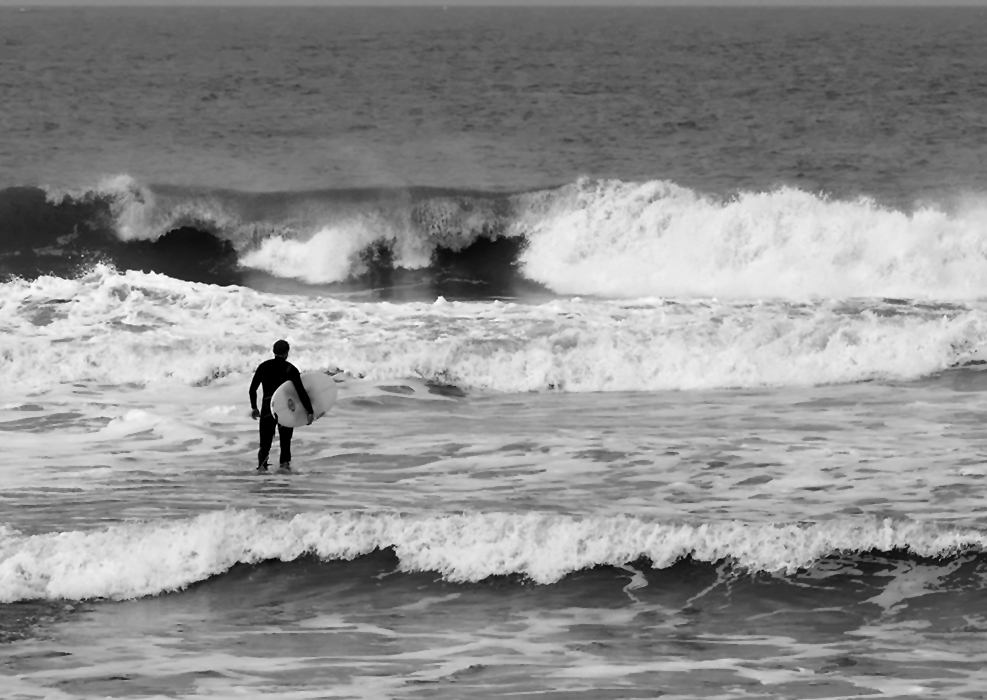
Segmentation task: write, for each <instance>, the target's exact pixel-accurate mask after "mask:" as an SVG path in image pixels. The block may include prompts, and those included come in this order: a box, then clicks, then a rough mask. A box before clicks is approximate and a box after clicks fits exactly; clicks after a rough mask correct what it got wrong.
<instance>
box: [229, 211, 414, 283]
mask: <svg viewBox="0 0 987 700" xmlns="http://www.w3.org/2000/svg"><path fill="white" fill-rule="evenodd" d="M392 235H393V233H392V232H391V231H388V230H386V229H385V230H380V229H376V228H373V227H372V226H369V225H367V222H365V221H355V220H354V221H349V222H347V223H342V224H337V225H334V226H327V227H324V228H322V229H320V230H319V231H318V232H316V233H315V235H313V236H312V237H311V238H307V239H300V238H295V239H285V238H283V237H280V236H275V237H273V238H268V239H266V240H265V241H264V242H263V243H261V245H260V247H259V248H257V249H256V250H253V251H250V252H248V253H245V254H244V255H243V256H242V258H241V261H240V262H241V264H243V265H244V266H245V267H251V268H254V269H257V270H263V271H265V272H270V273H271V274H273V275H276V276H278V277H285V278H291V279H299V280H302V281H305V282H308V283H310V284H325V283H330V282H340V281H343V280H345V279H347V278H349V277H351V276H353V275H360V274H362V273H364V272H366V263H365V262H364V261H363V260H362V259H361V258H360V254H361V253H362V252H363V250H364V249H366V248H367V246H370V245H371V244H373V243H375V242H378V241H380V240H383V239H387V240H391V241H392V242H393V239H392ZM402 240H404V241H405V242H408V240H409V239H407V238H405V239H402ZM429 253H430V251H425V250H416V249H415V248H414V247H413V246H407V245H406V246H398V256H397V259H396V260H395V264H397V265H399V266H400V267H403V268H406V269H417V268H420V267H425V266H426V265H428V263H429V258H430V255H429Z"/></svg>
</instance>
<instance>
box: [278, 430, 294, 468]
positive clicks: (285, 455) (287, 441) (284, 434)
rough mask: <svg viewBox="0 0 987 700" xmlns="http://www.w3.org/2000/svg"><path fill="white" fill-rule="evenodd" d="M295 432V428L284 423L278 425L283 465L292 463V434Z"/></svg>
mask: <svg viewBox="0 0 987 700" xmlns="http://www.w3.org/2000/svg"><path fill="white" fill-rule="evenodd" d="M294 432H295V429H294V428H286V427H284V426H283V425H279V426H278V441H279V442H280V443H281V459H280V463H281V466H284V465H285V464H291V435H292V433H294Z"/></svg>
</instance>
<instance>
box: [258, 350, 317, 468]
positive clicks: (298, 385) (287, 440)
mask: <svg viewBox="0 0 987 700" xmlns="http://www.w3.org/2000/svg"><path fill="white" fill-rule="evenodd" d="M290 349H291V348H290V347H289V345H288V341H287V340H279V341H278V342H276V343H275V344H274V357H273V358H272V359H270V360H265V361H264V362H262V363H261V364H260V366H259V367H258V368H257V371H256V372H254V378H253V380H252V381H251V382H250V408H251V414H250V415H251V417H252V418H253V419H254V420H257V419H258V418H260V450H259V451H258V452H257V471H259V472H266V471H267V467H268V466H269V465H268V463H267V456H268V455H269V454H270V452H271V443H272V442H273V441H274V427H275V426H277V428H278V441H279V442H280V444H281V462H280V467H279V469H278V471H283V472H290V471H291V434H292V433H293V432H294V428H285V427H284V426H282V425H278V422H277V421H276V420H275V419H274V416H273V415H271V396H273V395H274V391H275V390H276V389H277V388H278V387H279V386H281V385H282V384H284V383H285V382H286V381H288V380H289V379H290V380H291V381H292V383H293V384H294V385H295V389H297V390H298V398H299V399H300V400H301V402H302V406H303V407H304V408H305V411H306V412H307V413H308V424H309V425H312V421H313V420H315V414H314V413H313V411H312V402H311V401H310V400H309V398H308V392H306V391H305V387H303V386H302V379H301V377H300V376H299V374H298V370H297V369H296V368H295V366H294V365H293V364H291V363H290V362H288V350H290ZM261 385H263V386H264V403H263V404H262V406H263V408H262V409H261V410H257V387H259V386H261Z"/></svg>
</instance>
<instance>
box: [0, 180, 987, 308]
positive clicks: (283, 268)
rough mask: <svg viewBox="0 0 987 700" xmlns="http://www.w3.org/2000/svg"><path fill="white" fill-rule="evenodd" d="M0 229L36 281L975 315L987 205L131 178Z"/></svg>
mask: <svg viewBox="0 0 987 700" xmlns="http://www.w3.org/2000/svg"><path fill="white" fill-rule="evenodd" d="M0 219H2V220H3V224H4V227H3V231H4V233H3V234H2V236H3V237H2V238H0V261H2V263H0V264H2V266H3V270H5V271H6V272H7V273H8V275H10V274H18V275H20V276H25V277H33V276H37V275H39V274H68V272H69V271H70V270H68V268H70V267H71V265H75V266H76V267H78V265H79V264H81V263H82V262H87V261H89V262H91V261H92V260H93V259H99V260H103V261H105V262H110V263H113V264H114V265H116V266H117V267H120V268H123V269H141V270H145V271H156V272H163V273H164V274H168V275H169V276H173V277H177V278H180V279H185V280H188V281H203V282H211V283H219V284H246V285H248V286H257V285H258V284H259V282H258V280H264V279H267V280H268V281H270V280H272V279H274V280H278V279H280V280H294V281H297V282H298V283H300V284H304V285H316V286H321V287H324V288H326V289H327V290H328V291H333V290H335V291H358V290H367V289H396V288H400V287H402V286H408V285H424V286H425V287H426V296H427V295H428V294H431V295H433V297H434V296H440V295H443V292H446V293H447V294H449V295H452V296H459V295H461V294H463V295H467V296H469V295H472V296H474V297H478V298H495V297H498V296H509V295H512V294H515V293H517V294H525V293H531V294H534V293H540V292H545V293H549V292H550V293H554V294H562V295H596V296H602V297H610V298H639V297H665V298H683V297H704V298H708V297H716V298H721V299H761V298H775V299H791V300H805V299H813V298H850V297H885V298H886V297H892V298H907V299H940V300H969V299H979V298H982V297H984V296H985V294H984V291H983V290H984V289H987V204H985V203H984V202H980V201H976V200H972V199H971V200H968V201H967V202H966V203H964V204H963V205H962V206H953V207H950V208H948V209H947V208H945V207H937V206H934V205H925V206H921V207H916V208H915V209H914V210H913V211H902V210H896V209H891V208H888V207H884V206H881V205H879V204H877V203H876V202H874V201H872V200H869V199H866V198H861V199H858V200H852V201H851V200H831V199H829V198H827V197H824V196H820V195H816V194H811V193H808V192H804V191H801V190H797V189H792V188H781V189H777V190H774V191H769V192H749V193H739V194H737V195H735V196H733V197H728V198H723V197H715V196H712V195H705V194H702V193H699V192H696V191H694V190H690V189H687V188H684V187H680V186H677V185H675V184H673V183H669V182H663V181H651V182H643V183H630V182H620V181H590V180H583V181H579V182H576V183H573V184H570V185H566V186H563V187H560V188H556V189H550V190H541V191H535V192H522V193H500V192H469V191H454V190H438V189H428V188H410V189H391V190H388V189H364V190H327V191H313V192H284V193H259V194H257V193H245V192H234V191H223V190H190V189H186V188H178V187H170V186H169V187H147V186H142V185H140V184H139V183H137V182H135V181H133V180H132V179H130V178H128V177H126V176H123V177H119V178H114V179H110V180H107V181H105V182H103V183H101V184H100V185H99V186H97V187H96V188H93V189H90V190H84V191H79V192H66V191H58V192H55V191H51V192H47V193H45V192H42V191H41V190H32V189H30V188H20V189H13V190H5V191H3V192H0ZM457 285H458V286H457ZM467 290H472V291H471V292H470V291H467Z"/></svg>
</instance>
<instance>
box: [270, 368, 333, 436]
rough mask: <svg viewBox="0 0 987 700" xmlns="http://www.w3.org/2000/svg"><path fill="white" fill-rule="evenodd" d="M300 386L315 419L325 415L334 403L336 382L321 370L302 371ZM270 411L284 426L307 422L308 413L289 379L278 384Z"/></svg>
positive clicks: (295, 426)
mask: <svg viewBox="0 0 987 700" xmlns="http://www.w3.org/2000/svg"><path fill="white" fill-rule="evenodd" d="M301 377H302V386H303V387H305V391H306V392H308V398H309V399H310V400H311V401H312V411H313V412H314V413H315V420H319V418H321V417H322V416H324V415H326V411H328V410H329V409H330V408H332V405H333V404H334V403H336V394H337V393H338V392H337V390H336V382H335V381H334V380H333V378H332V377H330V376H329V375H328V374H325V373H323V372H302V374H301ZM271 413H273V414H274V418H275V420H277V422H278V423H279V424H280V425H283V426H284V427H286V428H297V427H298V426H300V425H307V424H308V414H307V413H306V412H305V407H304V406H302V402H301V400H300V399H299V398H298V392H297V391H296V390H295V385H294V384H293V383H292V382H291V380H288V381H286V382H285V383H284V384H282V385H281V386H279V387H278V388H277V390H276V391H275V392H274V395H273V396H272V397H271Z"/></svg>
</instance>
